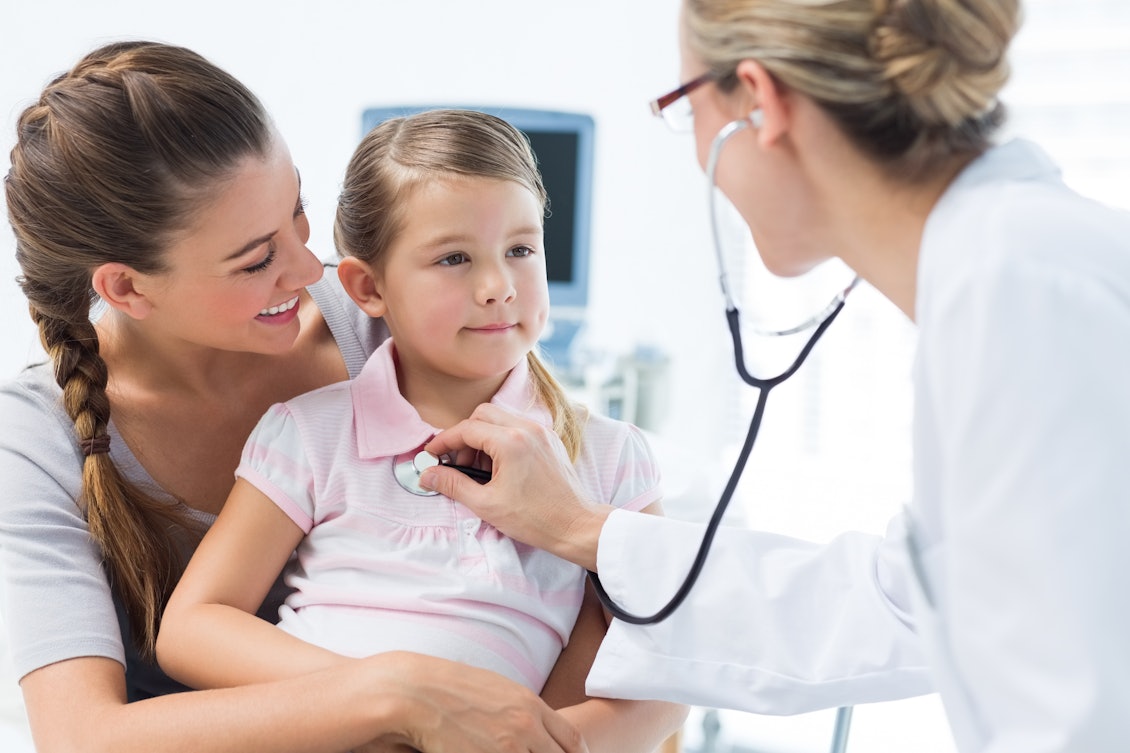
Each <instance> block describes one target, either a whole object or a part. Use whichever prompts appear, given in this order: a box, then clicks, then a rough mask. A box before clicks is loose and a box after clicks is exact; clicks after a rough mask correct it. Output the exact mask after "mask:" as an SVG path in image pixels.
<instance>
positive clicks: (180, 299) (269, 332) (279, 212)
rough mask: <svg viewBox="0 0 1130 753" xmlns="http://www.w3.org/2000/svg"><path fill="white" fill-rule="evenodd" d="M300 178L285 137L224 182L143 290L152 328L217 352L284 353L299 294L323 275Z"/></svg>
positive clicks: (293, 333) (295, 326) (292, 335)
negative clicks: (310, 244)
mask: <svg viewBox="0 0 1130 753" xmlns="http://www.w3.org/2000/svg"><path fill="white" fill-rule="evenodd" d="M309 238H310V224H309V222H308V221H307V219H306V214H305V211H304V210H303V205H302V200H301V197H300V195H299V180H298V174H297V172H296V170H295V168H294V163H293V162H292V161H291V158H290V153H289V152H288V151H287V148H286V145H285V144H284V143H283V142H282V140H281V139H280V138H278V137H277V136H276V137H275V138H274V140H273V145H272V146H271V148H270V150H269V151H268V153H267V155H266V156H265V157H264V158H262V159H260V158H258V157H249V158H247V159H245V160H244V161H243V162H242V163H241V164H240V165H239V166H238V167H237V168H236V170H235V172H234V173H233V175H232V177H231V178H230V179H229V180H228V181H226V182H224V183H223V184H221V185H220V186H219V187H218V190H217V191H216V193H215V197H214V198H213V199H212V201H211V202H210V203H208V204H206V205H205V206H204V208H203V209H201V210H200V211H199V213H198V216H197V218H196V221H195V222H194V223H193V227H192V228H191V229H190V230H189V231H188V232H186V233H184V234H183V235H182V237H181V240H179V241H177V242H175V243H174V244H173V245H172V246H171V247H170V249H169V250H168V252H167V255H166V264H167V269H166V270H165V271H163V272H161V273H158V274H155V275H141V276H140V277H139V279H138V281H137V283H136V287H137V288H138V290H139V291H141V292H143V293H145V295H146V298H147V300H148V302H149V304H150V309H149V311H148V313H147V315H146V317H145V320H146V322H147V326H150V325H156V326H159V327H161V328H162V329H163V330H164V333H163V336H164V337H166V338H173V339H179V340H181V341H184V342H187V343H192V344H194V345H200V346H205V347H210V348H215V349H219V350H228V351H236V352H253V353H263V354H277V353H284V352H286V351H287V350H289V349H290V347H291V346H292V345H293V344H294V341H295V339H296V338H297V336H298V331H299V322H298V310H299V294H300V293H301V292H302V290H303V288H304V287H305V286H307V285H309V284H311V283H313V282H315V281H316V280H318V279H319V278H320V277H321V276H322V264H321V262H320V261H318V259H317V258H316V257H315V256H314V255H313V254H312V253H311V252H310V250H309V249H308V248H306V242H307V240H309Z"/></svg>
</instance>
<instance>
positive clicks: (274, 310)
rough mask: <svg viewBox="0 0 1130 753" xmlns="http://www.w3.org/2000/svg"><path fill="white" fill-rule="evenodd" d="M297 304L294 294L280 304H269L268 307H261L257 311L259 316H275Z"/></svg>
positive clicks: (296, 297)
mask: <svg viewBox="0 0 1130 753" xmlns="http://www.w3.org/2000/svg"><path fill="white" fill-rule="evenodd" d="M297 305H298V296H294V297H293V298H291V299H290V300H289V301H287V302H286V303H284V304H282V305H281V306H271V307H270V308H269V309H263V310H262V311H260V312H259V316H276V315H278V314H281V313H283V312H284V311H290V310H291V309H292V308H294V307H295V306H297Z"/></svg>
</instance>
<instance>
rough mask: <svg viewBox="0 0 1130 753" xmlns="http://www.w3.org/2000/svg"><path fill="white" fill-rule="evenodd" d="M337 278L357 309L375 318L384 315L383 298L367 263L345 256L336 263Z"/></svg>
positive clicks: (371, 269) (373, 273)
mask: <svg viewBox="0 0 1130 753" xmlns="http://www.w3.org/2000/svg"><path fill="white" fill-rule="evenodd" d="M337 278H338V279H339V280H341V286H342V287H343V288H345V292H346V293H348V294H349V297H350V298H352V299H353V302H354V303H356V304H357V307H358V308H360V309H361V310H362V311H364V312H365V313H366V314H368V315H369V316H371V317H373V318H376V317H381V316H384V315H385V311H386V307H385V301H384V297H383V296H382V295H381V293H380V290H379V289H378V287H377V275H376V273H375V272H374V271H373V268H372V267H371V266H369V263H368V262H364V261H361V260H360V259H358V258H357V257H355V256H347V257H345V258H344V259H342V260H341V261H340V262H338V265H337Z"/></svg>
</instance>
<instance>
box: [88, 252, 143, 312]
mask: <svg viewBox="0 0 1130 753" xmlns="http://www.w3.org/2000/svg"><path fill="white" fill-rule="evenodd" d="M148 279H149V278H147V276H146V275H142V274H141V273H139V272H138V271H137V270H135V269H133V268H132V267H127V266H126V265H125V264H119V263H117V262H112V263H109V264H103V265H101V266H99V267H96V268H95V270H94V272H93V273H92V274H91V276H90V284H91V286H92V287H93V288H94V292H95V293H97V294H98V297H99V298H101V299H102V300H103V301H105V302H106V305H108V306H109V307H110V308H112V309H115V310H117V311H120V312H122V313H123V314H125V315H126V316H130V317H132V318H134V319H139V320H140V319H144V318H145V317H147V316H149V313H150V312H151V311H152V310H153V303H152V302H151V301H150V300H149V298H148V296H147V295H146V293H145V291H146V290H148V287H149V282H148Z"/></svg>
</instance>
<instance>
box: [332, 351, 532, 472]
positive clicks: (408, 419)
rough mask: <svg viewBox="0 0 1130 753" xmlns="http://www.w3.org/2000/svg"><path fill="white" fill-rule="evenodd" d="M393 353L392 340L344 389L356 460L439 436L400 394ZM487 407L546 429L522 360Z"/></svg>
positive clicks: (407, 449) (393, 452)
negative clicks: (349, 402) (348, 401)
mask: <svg viewBox="0 0 1130 753" xmlns="http://www.w3.org/2000/svg"><path fill="white" fill-rule="evenodd" d="M395 353H396V350H395V345H394V344H393V342H392V340H391V339H390V340H386V341H385V342H384V343H382V344H381V346H380V347H379V348H378V349H377V350H376V351H374V353H373V355H371V356H370V357H369V360H368V362H367V363H366V364H365V366H364V368H363V369H361V373H360V374H358V375H357V377H356V378H355V379H354V380H353V382H352V384H351V385H350V387H349V390H350V396H351V397H352V400H353V424H354V427H355V430H356V432H357V450H358V454H359V455H360V457H362V458H367V459H371V458H376V457H384V456H390V455H399V454H401V453H405V452H410V451H412V450H415V449H417V448H419V447H420V446H421V445H423V444H424V443H425V442H427V441H428V440H429V439H431V438H432V437H433V436H435V435H436V434H438V433H439V431H440V428H437V427H435V426H432V425H430V424H429V423H427V422H426V421H424V419H422V418H421V417H420V414H419V413H418V412H417V411H416V409H415V408H414V407H413V406H412V404H411V403H409V402H408V401H407V400H405V399H404V396H403V395H401V394H400V386H399V384H398V383H397V381H396V361H395ZM491 403H493V404H494V405H498V406H500V407H502V408H506V409H508V410H511V411H514V412H516V413H521V414H523V415H524V416H525V417H527V418H532V419H533V420H535V421H538V422H539V423H541V424H542V425H544V426H550V425H551V424H552V420H551V418H550V415H549V411H548V410H547V409H546V408H545V407H544V406H542V405H541V404H540V403H538V401H537V398H536V397H535V394H534V390H533V384H532V381H531V379H530V370H529V366H527V364H526V359H525V358H523V359H521V360H520V361H519V362H518V364H517V365H516V366H515V367H514V368H513V369H512V370H511V371H510V375H509V376H507V377H506V381H504V382H503V383H502V386H501V387H500V388H499V389H498V392H496V393H495V394H494V397H492V398H491Z"/></svg>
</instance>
